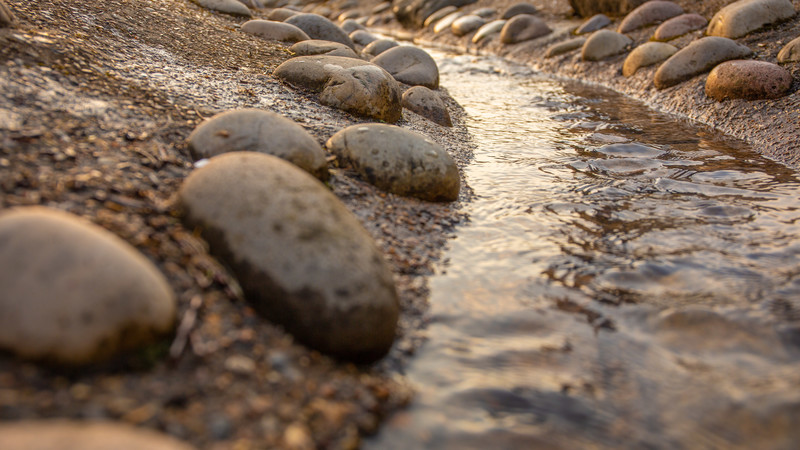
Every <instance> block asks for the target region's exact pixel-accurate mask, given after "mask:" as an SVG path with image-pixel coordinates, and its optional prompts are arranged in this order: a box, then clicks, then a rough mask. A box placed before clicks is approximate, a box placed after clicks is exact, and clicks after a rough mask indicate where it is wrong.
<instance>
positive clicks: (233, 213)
mask: <svg viewBox="0 0 800 450" xmlns="http://www.w3.org/2000/svg"><path fill="white" fill-rule="evenodd" d="M178 199H179V205H180V207H181V209H182V211H184V221H185V223H186V224H187V226H189V227H190V229H194V228H195V227H196V228H197V229H199V230H200V233H201V235H202V236H203V238H204V239H206V241H208V244H209V248H210V250H211V253H212V254H214V255H216V256H217V257H218V258H219V259H220V260H221V261H223V262H224V263H225V264H226V265H227V266H228V267H229V268H230V269H231V271H232V272H233V274H234V275H235V276H236V279H237V280H238V281H239V284H240V285H241V287H242V290H243V291H244V294H245V298H246V299H247V301H248V302H250V303H251V304H252V305H253V307H254V308H255V309H256V310H257V311H258V312H259V313H261V314H262V315H264V316H265V317H267V318H268V319H269V320H271V321H274V322H276V323H278V324H280V325H282V326H283V327H284V328H285V329H286V330H287V331H288V332H290V333H291V334H292V335H294V336H295V337H296V338H297V339H298V340H299V341H301V342H303V343H305V344H306V345H308V346H310V347H312V348H314V349H317V350H320V351H322V352H325V353H328V354H332V355H335V356H339V357H343V358H347V359H354V360H373V359H376V358H379V357H381V356H383V355H385V354H386V352H387V351H388V350H389V348H390V347H391V345H392V342H393V341H394V336H395V330H396V327H397V318H398V314H399V307H398V299H397V293H396V290H395V286H394V280H393V278H392V273H391V271H390V270H389V268H388V266H387V265H386V263H385V261H384V260H383V258H382V257H381V254H380V252H379V250H378V248H377V247H376V245H375V243H374V242H373V240H372V238H371V237H370V235H369V233H368V232H367V231H366V230H365V229H364V227H363V226H362V225H361V223H360V222H359V221H358V219H357V218H356V217H355V216H354V215H353V214H352V213H351V212H350V211H348V209H347V208H346V207H345V206H344V204H342V202H341V201H340V200H339V199H338V198H337V197H336V196H335V195H334V194H333V193H332V192H331V191H330V190H329V189H328V188H327V187H326V186H325V185H324V184H322V183H320V182H319V181H318V180H316V179H315V178H313V177H311V176H310V175H308V174H307V173H306V172H304V171H302V170H300V169H298V168H296V167H295V166H293V165H291V164H289V163H287V162H286V161H284V160H282V159H280V158H276V157H274V156H270V155H264V154H262V153H253V152H235V153H226V154H224V155H220V156H217V157H215V158H212V159H211V160H210V161H209V162H208V164H206V165H205V166H203V167H202V168H200V169H197V170H195V171H194V172H192V173H191V174H190V175H189V177H188V178H187V179H186V181H184V183H183V185H182V186H181V188H180V190H179V192H178Z"/></svg>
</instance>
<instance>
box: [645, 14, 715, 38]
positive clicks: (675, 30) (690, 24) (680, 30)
mask: <svg viewBox="0 0 800 450" xmlns="http://www.w3.org/2000/svg"><path fill="white" fill-rule="evenodd" d="M707 24H708V21H707V20H706V18H705V17H703V16H701V15H699V14H681V15H680V16H676V17H673V18H672V19H669V20H667V21H666V22H664V23H662V24H661V25H659V26H658V28H656V31H655V33H653V40H654V41H662V42H663V41H669V40H672V39H675V38H677V37H680V36H683V35H684V34H686V33H688V32H690V31H694V30H699V29H701V28H704V27H705V26H706V25H707Z"/></svg>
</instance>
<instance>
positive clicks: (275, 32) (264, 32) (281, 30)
mask: <svg viewBox="0 0 800 450" xmlns="http://www.w3.org/2000/svg"><path fill="white" fill-rule="evenodd" d="M241 30H242V31H244V32H245V33H250V34H253V35H256V36H258V37H260V38H262V39H272V40H276V41H284V42H298V41H305V40H308V39H311V38H309V37H308V35H307V34H306V33H305V32H303V30H301V29H300V28H297V27H296V26H294V25H290V24H288V23H283V22H275V21H271V20H260V19H257V20H250V21H247V22H245V23H244V24H242V28H241Z"/></svg>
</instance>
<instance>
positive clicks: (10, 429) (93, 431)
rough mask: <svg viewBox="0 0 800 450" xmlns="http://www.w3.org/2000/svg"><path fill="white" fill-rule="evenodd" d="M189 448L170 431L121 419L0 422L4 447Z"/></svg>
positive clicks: (34, 449)
mask: <svg viewBox="0 0 800 450" xmlns="http://www.w3.org/2000/svg"><path fill="white" fill-rule="evenodd" d="M110 447H113V448H114V449H116V450H192V449H194V447H192V446H191V445H189V444H186V443H184V442H181V441H179V440H177V439H175V438H173V437H171V436H169V435H166V434H163V433H159V432H157V431H153V430H148V429H144V428H137V427H134V426H132V425H128V424H124V423H110V422H100V421H76V420H64V419H57V420H26V421H20V422H6V423H3V424H0V448H2V449H3V450H50V449H64V450H75V449H81V450H107V449H108V448H110Z"/></svg>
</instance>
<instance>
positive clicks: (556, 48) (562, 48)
mask: <svg viewBox="0 0 800 450" xmlns="http://www.w3.org/2000/svg"><path fill="white" fill-rule="evenodd" d="M585 43H586V38H585V37H576V38H572V39H569V40H566V41H564V42H559V43H558V44H553V45H551V46H550V47H549V48H548V49H547V53H545V55H544V57H545V58H552V57H554V56H558V55H563V54H564V53H567V52H571V51H573V50H577V49H579V48H581V47H583V44H585Z"/></svg>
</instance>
